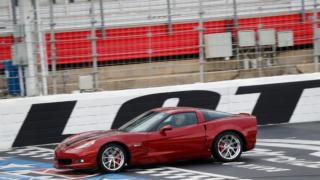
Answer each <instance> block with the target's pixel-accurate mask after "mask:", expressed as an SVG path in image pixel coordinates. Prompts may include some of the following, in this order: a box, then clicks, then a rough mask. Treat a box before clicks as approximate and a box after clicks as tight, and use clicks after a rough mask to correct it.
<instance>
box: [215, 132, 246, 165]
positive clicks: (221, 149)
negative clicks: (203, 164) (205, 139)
mask: <svg viewBox="0 0 320 180" xmlns="http://www.w3.org/2000/svg"><path fill="white" fill-rule="evenodd" d="M242 147H243V140H242V139H241V137H240V136H239V135H238V134H236V133H234V132H225V133H222V134H220V135H219V136H218V137H217V138H216V140H215V141H214V144H213V147H212V155H213V156H214V157H215V158H217V159H218V160H219V161H222V162H231V161H235V160H238V159H239V158H240V156H241V153H242Z"/></svg>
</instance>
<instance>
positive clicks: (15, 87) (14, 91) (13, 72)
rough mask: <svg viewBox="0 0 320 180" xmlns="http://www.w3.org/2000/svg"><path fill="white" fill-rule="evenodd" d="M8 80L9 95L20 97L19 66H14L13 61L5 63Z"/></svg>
mask: <svg viewBox="0 0 320 180" xmlns="http://www.w3.org/2000/svg"><path fill="white" fill-rule="evenodd" d="M2 63H3V65H4V70H5V74H6V78H7V87H8V94H10V95H20V84H19V70H18V66H14V65H12V61H9V60H7V61H3V62H2Z"/></svg>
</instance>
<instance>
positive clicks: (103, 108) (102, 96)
mask: <svg viewBox="0 0 320 180" xmlns="http://www.w3.org/2000/svg"><path fill="white" fill-rule="evenodd" d="M310 80H319V87H316V88H310V89H304V91H303V93H302V96H301V98H300V99H299V102H298V103H297V106H296V107H295V110H294V113H293V115H292V116H291V118H290V122H307V121H320V111H319V109H320V73H315V74H305V75H288V76H276V77H267V78H254V79H245V80H231V81H223V82H212V83H198V84H190V85H180V86H169V87H159V88H146V89H134V90H122V91H105V92H97V93H85V94H68V95H52V96H43V97H30V98H18V99H6V100H0V149H4V148H9V147H11V146H12V144H13V142H14V140H15V138H16V136H17V134H18V132H19V130H20V128H21V126H22V124H23V122H24V120H25V118H26V116H27V115H28V112H29V110H30V107H31V106H32V105H33V104H41V103H50V102H63V101H71V100H75V101H77V103H76V105H75V108H74V110H73V111H72V113H71V117H70V118H69V120H68V122H67V125H66V127H65V129H64V132H63V134H74V133H80V132H83V131H89V130H103V129H108V128H110V127H111V125H112V123H113V120H114V118H115V116H116V115H117V112H118V110H119V108H120V107H121V105H122V104H124V103H125V102H127V101H128V100H131V99H133V98H137V97H141V96H144V95H149V94H156V93H163V92H177V91H190V90H205V91H213V92H216V93H219V94H220V95H221V99H220V102H219V104H218V106H217V110H220V111H227V112H232V113H239V112H248V113H251V112H252V111H253V109H254V107H255V105H256V103H257V100H258V98H259V96H260V93H253V94H242V95H236V91H237V90H238V88H239V87H242V86H253V85H264V84H277V83H285V82H301V81H302V82H304V81H310ZM175 101H176V100H172V101H171V104H176V102H175ZM146 103H148V102H146ZM168 103H169V105H170V100H169V101H167V103H166V104H168ZM44 120H45V119H44Z"/></svg>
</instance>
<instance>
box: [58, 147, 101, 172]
mask: <svg viewBox="0 0 320 180" xmlns="http://www.w3.org/2000/svg"><path fill="white" fill-rule="evenodd" d="M54 167H55V168H57V169H91V168H96V167H97V152H95V151H90V150H87V151H86V150H61V149H59V148H57V149H56V150H55V153H54Z"/></svg>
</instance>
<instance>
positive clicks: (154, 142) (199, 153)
mask: <svg viewBox="0 0 320 180" xmlns="http://www.w3.org/2000/svg"><path fill="white" fill-rule="evenodd" d="M179 116H180V117H182V116H184V117H185V122H183V123H182V124H176V123H177V122H176V121H177V117H179ZM180 123H181V122H180ZM168 125H170V126H171V127H172V130H168V131H165V133H164V134H161V133H160V129H161V128H162V127H164V126H168ZM146 145H147V148H148V157H149V158H154V160H155V161H157V162H165V161H172V160H184V159H192V158H199V157H203V156H207V155H208V149H207V148H206V138H205V129H204V126H203V124H201V123H199V121H198V114H197V112H183V113H177V114H173V115H170V116H169V117H167V118H166V119H165V120H163V121H162V122H161V123H160V124H159V125H158V127H157V128H156V131H153V132H150V133H149V134H148V135H147V143H146Z"/></svg>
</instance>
